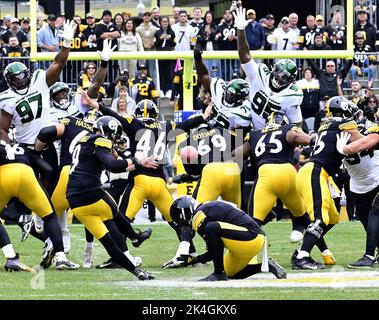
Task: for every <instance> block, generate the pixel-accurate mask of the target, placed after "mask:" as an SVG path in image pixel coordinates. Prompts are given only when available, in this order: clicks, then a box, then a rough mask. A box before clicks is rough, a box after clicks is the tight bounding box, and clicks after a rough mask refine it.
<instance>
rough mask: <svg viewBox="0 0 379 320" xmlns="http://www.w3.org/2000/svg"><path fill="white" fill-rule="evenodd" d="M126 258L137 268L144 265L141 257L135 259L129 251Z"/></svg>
mask: <svg viewBox="0 0 379 320" xmlns="http://www.w3.org/2000/svg"><path fill="white" fill-rule="evenodd" d="M124 254H125V255H126V257H127V258H128V259H129V260H130V261H131V262H132V263H133V265H134V266H135V267H139V266H141V264H142V259H141V257H133V256H132V255H131V254H130V252H129V251H126V252H124Z"/></svg>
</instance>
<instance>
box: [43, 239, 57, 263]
mask: <svg viewBox="0 0 379 320" xmlns="http://www.w3.org/2000/svg"><path fill="white" fill-rule="evenodd" d="M54 255H55V252H54V248H53V245H52V243H51V241H50V240H49V239H48V240H46V241H45V246H44V247H43V253H42V259H41V262H40V263H39V264H40V266H41V267H42V268H44V269H47V268H48V267H50V266H51V263H52V262H53V258H54Z"/></svg>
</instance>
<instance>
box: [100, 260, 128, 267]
mask: <svg viewBox="0 0 379 320" xmlns="http://www.w3.org/2000/svg"><path fill="white" fill-rule="evenodd" d="M95 268H96V269H124V268H123V267H122V266H120V265H119V264H118V263H116V262H114V261H113V260H112V259H109V260H107V261H105V262H103V263H102V264H99V265H97V266H96V267H95Z"/></svg>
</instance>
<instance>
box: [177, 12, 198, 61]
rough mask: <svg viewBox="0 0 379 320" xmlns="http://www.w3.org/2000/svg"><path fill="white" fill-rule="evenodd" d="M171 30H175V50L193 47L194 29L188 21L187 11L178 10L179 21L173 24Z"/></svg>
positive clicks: (194, 40) (187, 49)
mask: <svg viewBox="0 0 379 320" xmlns="http://www.w3.org/2000/svg"><path fill="white" fill-rule="evenodd" d="M172 30H173V31H174V32H175V39H176V46H175V50H176V51H190V50H192V49H193V47H194V46H195V42H196V30H195V28H194V27H192V26H191V25H190V24H189V23H188V16H187V11H185V10H182V11H180V13H179V23H177V24H175V25H173V26H172ZM182 66H183V63H182Z"/></svg>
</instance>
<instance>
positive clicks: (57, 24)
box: [55, 13, 66, 29]
mask: <svg viewBox="0 0 379 320" xmlns="http://www.w3.org/2000/svg"><path fill="white" fill-rule="evenodd" d="M65 21H66V15H65V14H64V13H59V14H58V15H57V20H56V21H55V27H56V28H58V29H60V28H62V27H63V24H64V23H65Z"/></svg>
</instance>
